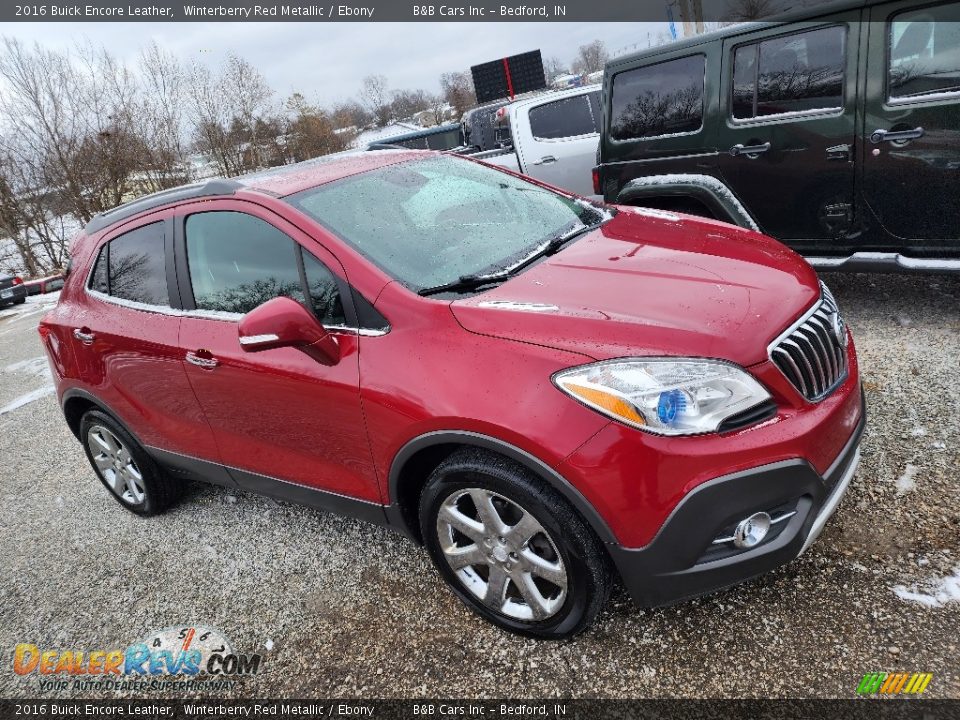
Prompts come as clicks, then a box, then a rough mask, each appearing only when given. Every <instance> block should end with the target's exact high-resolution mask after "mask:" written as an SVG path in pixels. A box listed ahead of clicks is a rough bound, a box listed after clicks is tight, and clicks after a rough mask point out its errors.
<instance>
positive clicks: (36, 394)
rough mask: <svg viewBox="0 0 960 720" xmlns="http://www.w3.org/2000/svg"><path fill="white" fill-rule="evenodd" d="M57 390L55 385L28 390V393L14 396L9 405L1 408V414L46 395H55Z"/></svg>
mask: <svg viewBox="0 0 960 720" xmlns="http://www.w3.org/2000/svg"><path fill="white" fill-rule="evenodd" d="M55 392H56V388H54V387H53V385H47V386H45V387H42V388H40V389H39V390H33V391H32V392H28V393H27V394H26V395H21V396H20V397H18V398H14V400H13V402H11V403H10V404H9V405H4V406H3V407H2V408H0V415H6V414H7V413H8V412H12V411H14V410H16V409H17V408H19V407H23V406H24V405H26V404H27V403H32V402H34V401H35V400H39V399H40V398H42V397H46V396H47V395H53V393H55Z"/></svg>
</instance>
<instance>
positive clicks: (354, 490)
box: [177, 201, 381, 512]
mask: <svg viewBox="0 0 960 720" xmlns="http://www.w3.org/2000/svg"><path fill="white" fill-rule="evenodd" d="M201 208H202V211H200V209H201ZM178 227H179V228H182V230H181V232H180V235H181V237H179V238H178V241H177V252H178V276H179V277H180V287H181V291H182V293H183V294H186V295H188V297H187V298H185V299H184V304H185V306H187V307H188V308H189V307H190V306H191V305H193V306H194V307H195V309H194V310H188V311H187V312H186V313H185V317H184V318H183V321H182V323H181V329H180V348H181V351H182V353H183V357H184V362H185V367H186V370H187V376H188V377H189V379H190V382H191V384H192V386H193V389H194V391H195V392H196V395H197V398H198V399H199V401H200V405H201V406H202V408H203V410H204V412H205V414H206V417H207V420H208V421H209V423H210V426H211V427H212V429H213V433H214V436H215V438H216V440H217V444H218V445H219V448H220V455H221V458H222V462H223V463H224V464H225V465H226V466H227V467H228V468H230V472H231V474H233V475H234V477H235V478H236V480H237V483H238V484H240V485H241V486H245V487H248V488H249V489H251V490H254V491H256V492H264V493H267V494H275V495H283V496H289V497H291V499H295V500H298V501H300V502H306V503H314V499H312V498H313V496H310V497H306V496H305V495H304V493H303V489H304V488H308V489H310V490H320V491H323V492H324V493H328V494H330V495H329V496H328V497H331V498H334V499H335V498H336V497H339V496H347V497H349V498H352V499H359V500H361V501H366V502H368V503H377V504H378V503H380V501H381V498H380V491H379V487H378V485H377V481H376V476H375V473H374V469H373V462H372V457H371V453H370V447H369V442H368V439H367V434H366V428H365V426H364V422H363V415H362V412H361V407H360V379H359V364H358V357H359V356H358V336H357V333H356V331H348V330H343V329H342V328H343V326H344V324H345V316H344V308H343V303H342V302H341V297H343V295H344V294H345V293H344V292H343V288H345V287H346V285H345V281H344V273H343V269H342V267H341V266H340V264H339V263H338V262H337V260H336V258H334V257H333V256H332V255H331V254H330V253H328V252H327V251H326V250H325V249H324V248H323V247H321V246H320V245H319V244H318V243H316V242H315V241H314V240H313V239H312V238H310V237H308V236H307V235H305V234H303V233H302V232H300V231H299V230H298V229H297V228H295V227H294V226H293V225H291V224H289V223H287V222H286V221H284V220H283V219H282V218H279V217H278V216H276V215H273V214H272V213H270V212H269V211H267V210H265V209H263V208H261V207H259V206H257V205H254V204H252V203H244V202H237V201H216V202H210V203H204V204H203V205H202V206H200V208H198V211H197V212H194V213H189V211H188V212H186V213H185V215H184V218H183V221H182V223H178ZM181 258H182V259H181ZM281 295H283V296H287V297H292V298H293V299H295V300H297V301H299V302H301V303H303V304H304V305H306V306H307V308H308V309H310V310H311V311H313V312H315V313H316V315H317V317H318V319H319V320H320V321H321V322H322V323H323V324H324V325H327V326H329V327H334V326H339V327H340V328H341V329H340V330H339V331H336V330H335V331H334V332H336V333H337V334H336V339H337V342H338V344H339V347H340V360H339V362H337V363H336V364H333V365H324V364H321V363H320V362H318V361H317V360H314V359H312V358H311V357H308V356H307V355H306V354H304V353H302V352H300V351H299V350H296V349H293V348H276V349H272V350H263V351H260V352H256V353H251V352H245V351H244V350H243V349H242V348H241V346H240V343H239V341H238V322H239V320H240V318H241V317H242V315H243V314H244V313H246V312H249V311H250V310H253V309H254V308H255V307H257V306H259V305H261V304H263V303H264V302H266V301H267V300H270V299H272V298H275V297H278V296H281ZM315 504H321V505H324V504H331V503H324V502H323V501H322V500H321V501H316V503H315ZM332 504H334V505H335V504H336V503H332ZM371 507H372V506H371ZM341 509H342V510H344V511H346V512H349V511H350V508H349V507H348V508H341Z"/></svg>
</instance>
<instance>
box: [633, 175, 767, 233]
mask: <svg viewBox="0 0 960 720" xmlns="http://www.w3.org/2000/svg"><path fill="white" fill-rule="evenodd" d="M663 197H689V198H693V199H695V200H698V201H700V202H702V203H703V204H704V205H705V206H706V207H707V208H709V209H710V212H712V213H713V215H714V217H716V218H717V219H719V220H723V221H724V222H728V223H730V224H732V225H737V226H739V227H742V228H746V229H747V230H754V231H757V232H759V231H760V227H759V226H758V225H757V222H756V220H754V219H753V216H752V215H751V214H750V213H749V211H748V210H747V209H746V208H745V207H744V206H743V203H741V202H740V200H738V199H737V196H736V195H734V193H733V191H732V190H730V188H728V187H727V186H726V184H724V183H723V181H721V180H718V179H717V178H715V177H713V176H712V175H697V174H677V175H674V174H670V175H650V176H648V177H641V178H636V179H634V180H631V181H630V182H628V183H627V184H626V185H624V186H623V188H622V189H621V190H620V193H619V194H618V195H617V200H616V202H617V203H618V204H620V205H642V204H643V201H644V200H645V199H650V198H663Z"/></svg>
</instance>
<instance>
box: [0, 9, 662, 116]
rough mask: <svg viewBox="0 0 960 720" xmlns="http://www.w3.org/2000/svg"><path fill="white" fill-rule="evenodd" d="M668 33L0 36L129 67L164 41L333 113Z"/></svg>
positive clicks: (495, 28) (197, 29)
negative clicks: (372, 86)
mask: <svg viewBox="0 0 960 720" xmlns="http://www.w3.org/2000/svg"><path fill="white" fill-rule="evenodd" d="M667 29H668V28H667V25H666V23H572V22H571V23H550V24H547V23H440V22H437V23H341V24H335V25H334V24H327V23H320V22H318V23H309V22H306V23H246V22H237V23H75V24H70V23H42V24H41V23H17V24H14V23H0V34H3V35H12V36H14V37H17V38H19V39H21V40H23V41H25V42H28V43H31V44H32V43H33V42H39V43H41V44H43V45H46V46H49V47H51V48H61V49H62V48H68V47H69V46H71V45H72V44H74V43H76V42H78V41H83V40H84V39H85V38H86V39H89V40H91V41H93V42H94V43H95V44H103V45H106V46H107V47H108V48H110V49H111V50H112V51H113V52H114V53H115V54H116V55H118V56H119V57H120V58H122V59H125V60H135V59H136V57H137V56H138V54H139V51H140V48H141V47H142V46H144V45H145V44H147V43H148V42H150V40H156V41H157V43H158V44H160V45H161V46H162V47H164V48H166V49H168V50H170V51H172V52H173V53H175V54H176V55H177V56H178V57H179V58H180V59H181V60H184V61H192V60H194V59H200V60H202V61H203V62H206V63H208V64H211V65H216V64H217V63H219V62H220V60H222V59H223V57H224V56H225V55H226V54H227V53H228V52H230V51H233V52H235V53H237V54H239V55H241V56H243V57H245V58H246V59H247V60H249V61H250V62H251V63H253V64H254V65H255V66H256V67H257V68H258V69H259V70H260V72H262V73H263V75H264V76H265V77H266V79H267V81H268V82H269V83H270V85H271V86H272V87H273V88H274V90H276V91H277V93H278V94H279V95H280V96H281V97H283V96H286V95H288V94H289V93H291V92H292V91H294V90H298V91H300V92H302V93H303V94H304V95H306V96H307V97H308V98H310V99H311V100H316V101H320V102H322V103H324V104H327V103H332V102H335V101H337V100H340V99H345V98H347V97H351V96H354V95H356V93H357V91H358V90H359V87H360V81H361V79H362V78H363V77H364V76H366V75H371V74H382V75H385V76H386V77H387V80H388V82H389V86H390V88H391V89H401V88H423V89H425V90H429V91H437V90H438V89H439V82H438V78H439V76H440V73H443V72H449V71H452V70H466V69H468V68H469V67H470V66H471V65H476V64H477V63H481V62H485V61H487V60H493V59H496V58H500V57H504V56H506V55H513V54H516V53H520V52H526V51H528V50H534V49H536V48H540V49H541V51H542V53H543V57H544V59H546V58H549V57H557V58H559V59H560V60H561V61H563V62H564V63H565V64H568V63H569V62H570V60H572V59H573V57H574V56H575V54H576V51H577V47H578V46H579V45H582V44H584V43H587V42H590V41H592V40H595V39H598V38H599V39H601V40H603V41H604V42H605V43H606V45H607V49H608V50H609V51H610V52H611V53H617V52H618V51H622V50H624V49H626V48H632V47H633V46H635V45H639V46H640V47H646V46H647V43H648V35H649V37H652V38H653V39H656V37H657V36H658V35H659V34H660V33H665V32H667Z"/></svg>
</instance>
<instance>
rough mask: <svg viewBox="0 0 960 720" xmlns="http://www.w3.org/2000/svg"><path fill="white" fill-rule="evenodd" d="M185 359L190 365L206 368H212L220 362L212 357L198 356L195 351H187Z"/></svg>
mask: <svg viewBox="0 0 960 720" xmlns="http://www.w3.org/2000/svg"><path fill="white" fill-rule="evenodd" d="M186 359H187V362H188V363H190V364H191V365H196V366H197V367H201V368H204V369H206V370H213V368H215V367H216V366H217V365H219V364H220V361H219V360H217V359H216V358H214V357H209V358H207V357H200V356H199V355H197V354H196V353H195V352H188V353H187V356H186Z"/></svg>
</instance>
